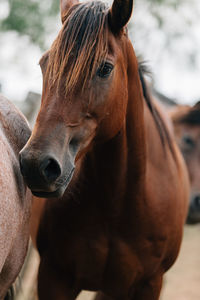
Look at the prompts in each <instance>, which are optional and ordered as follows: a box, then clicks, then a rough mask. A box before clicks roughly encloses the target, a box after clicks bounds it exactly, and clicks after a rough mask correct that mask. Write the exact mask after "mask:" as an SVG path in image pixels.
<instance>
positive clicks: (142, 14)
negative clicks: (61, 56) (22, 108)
mask: <svg viewBox="0 0 200 300" xmlns="http://www.w3.org/2000/svg"><path fill="white" fill-rule="evenodd" d="M192 2H195V10H194V9H193V10H191V7H190V6H189V4H190V5H191V3H192ZM2 3H3V2H2ZM2 3H0V18H2V17H3V16H5V14H6V13H7V12H8V7H6V5H1V4H2ZM150 9H151V10H152V11H153V13H156V11H154V9H153V8H152V6H151V7H150V6H149V5H145V4H144V1H142V0H140V1H139V0H138V1H137V2H136V5H135V7H134V12H133V16H132V18H131V21H130V25H129V36H130V38H131V40H132V43H133V46H134V49H135V50H136V53H138V54H140V55H142V57H143V59H144V60H145V61H146V62H147V64H148V65H149V67H150V69H151V70H152V74H153V81H154V85H155V87H156V89H157V90H158V91H160V92H161V93H163V94H165V95H166V96H168V97H170V98H173V99H176V100H177V101H178V102H179V103H184V104H185V103H186V104H193V103H195V102H196V101H197V100H198V99H200V53H199V55H198V49H200V34H199V29H200V19H199V18H198V17H197V16H199V15H200V1H199V0H188V1H185V5H182V7H181V10H179V11H174V12H172V11H170V10H169V9H166V8H163V11H162V10H160V14H161V15H162V17H163V20H164V22H163V23H164V25H163V28H162V29H159V28H158V24H157V22H156V20H155V18H153V17H152V15H151V14H150V13H149V10H150ZM198 13H199V14H198ZM191 20H192V21H193V25H192V26H190V25H189V24H190V23H191V22H190V21H191ZM59 27H60V18H59V16H58V20H57V23H56V24H55V26H54V32H52V34H51V36H50V37H49V39H48V44H49V46H50V45H51V43H52V42H53V40H54V38H55V37H56V35H57V33H58V30H59ZM194 53H195V57H193V56H194ZM41 55H42V52H41V50H40V49H39V47H37V46H33V45H32V44H31V43H30V41H29V38H28V37H26V36H23V37H22V36H19V35H18V34H17V33H16V32H7V33H6V34H5V33H1V32H0V83H1V84H2V93H3V94H4V95H5V96H6V97H8V98H9V99H11V100H14V101H23V100H24V98H25V96H26V94H27V93H28V91H35V92H38V93H41V90H42V75H41V71H40V67H39V65H38V62H39V59H40V57H41Z"/></svg>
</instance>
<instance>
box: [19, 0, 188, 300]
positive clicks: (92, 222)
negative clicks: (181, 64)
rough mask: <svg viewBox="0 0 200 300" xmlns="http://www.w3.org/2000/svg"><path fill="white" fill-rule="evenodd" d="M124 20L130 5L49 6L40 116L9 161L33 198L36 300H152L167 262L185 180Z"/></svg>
mask: <svg viewBox="0 0 200 300" xmlns="http://www.w3.org/2000/svg"><path fill="white" fill-rule="evenodd" d="M131 12H132V1H131V0H129V1H128V0H127V1H121V0H114V3H113V5H112V8H111V9H108V8H107V6H105V4H104V3H102V2H99V1H94V2H88V3H84V4H79V3H76V1H73V0H69V1H65V0H63V1H61V15H62V21H63V27H62V29H61V31H60V33H59V35H58V37H57V38H56V40H55V42H54V43H53V45H52V47H51V49H50V50H49V51H48V52H47V53H46V54H45V55H44V56H43V58H42V59H41V61H40V65H41V68H42V72H43V79H44V82H43V96H42V103H41V109H40V112H39V115H38V117H37V121H36V125H35V127H34V130H33V133H32V136H31V138H30V140H29V141H28V143H27V145H26V146H25V148H24V149H23V150H22V152H21V156H20V162H21V170H22V173H23V175H24V178H25V180H26V182H27V184H28V186H29V187H30V188H31V190H32V192H33V194H34V195H35V196H37V197H41V198H43V199H39V198H37V199H36V202H35V211H36V212H37V213H38V210H40V209H38V207H39V206H41V207H40V208H41V211H40V214H39V216H36V214H37V213H36V214H35V216H34V215H33V220H34V224H35V226H36V225H37V226H38V228H34V231H35V234H36V236H37V238H36V239H37V246H38V249H39V252H40V256H41V263H40V268H39V277H38V293H39V299H45V300H46V299H48V300H51V299H52V300H55V299H56V300H61V299H63V300H64V299H65V300H66V299H75V298H76V296H77V295H78V294H79V292H80V291H81V290H83V289H86V290H94V291H100V294H98V296H97V299H101V300H102V299H123V300H125V299H134V300H147V299H148V300H155V299H158V298H159V294H160V290H161V285H162V278H163V274H164V272H165V271H166V270H168V269H169V268H170V266H171V265H172V264H173V263H174V261H175V259H176V257H177V255H178V251H179V247H180V243H181V238H182V231H183V224H184V222H185V216H186V211H187V198H188V178H187V172H186V169H185V165H184V161H183V159H182V158H181V155H180V153H179V150H178V147H177V146H176V145H175V143H174V142H173V140H172V139H171V137H170V135H169V133H168V130H167V128H166V126H165V124H164V121H163V118H162V116H161V114H160V113H159V110H158V108H156V106H155V105H154V104H153V103H152V101H151V98H150V96H149V94H148V90H147V88H146V84H145V81H144V78H143V75H142V70H141V68H138V62H137V59H136V57H135V54H134V50H133V48H132V45H131V42H130V41H129V39H128V36H127V30H126V28H125V25H126V23H127V22H128V20H129V18H130V16H131ZM44 198H45V199H44ZM47 198H51V199H47ZM42 208H43V210H42ZM37 217H38V219H36V218H37ZM37 229H38V230H37Z"/></svg>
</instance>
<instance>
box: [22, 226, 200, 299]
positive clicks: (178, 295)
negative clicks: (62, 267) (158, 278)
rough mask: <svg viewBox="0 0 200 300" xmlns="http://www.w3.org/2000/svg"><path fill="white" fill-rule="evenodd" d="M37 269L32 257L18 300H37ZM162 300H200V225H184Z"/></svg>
mask: <svg viewBox="0 0 200 300" xmlns="http://www.w3.org/2000/svg"><path fill="white" fill-rule="evenodd" d="M37 266H38V257H37V255H36V254H34V255H31V259H30V263H29V267H28V272H26V273H27V275H26V276H25V278H24V280H23V282H22V292H21V293H20V294H19V296H18V297H17V300H36V299H37V297H36V296H34V295H33V294H35V292H34V290H35V288H34V287H35V284H34V282H35V279H36V272H37ZM93 297H94V293H89V292H83V293H81V294H80V295H79V297H78V298H77V299H78V300H92V299H93ZM55 300H56V299H55ZM147 300H148V299H147ZM160 300H200V225H195V226H185V230H184V239H183V243H182V247H181V251H180V255H179V257H178V259H177V261H176V263H175V264H174V266H173V267H172V268H171V269H170V270H169V271H168V273H167V274H166V276H165V278H164V284H163V289H162V293H161V297H160Z"/></svg>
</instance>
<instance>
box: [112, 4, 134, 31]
mask: <svg viewBox="0 0 200 300" xmlns="http://www.w3.org/2000/svg"><path fill="white" fill-rule="evenodd" d="M132 10H133V0H114V2H113V5H112V7H111V9H110V11H109V24H110V27H111V30H112V31H113V32H114V33H119V32H120V30H121V29H122V28H123V27H124V26H125V25H126V24H127V23H128V20H129V19H130V17H131V14H132Z"/></svg>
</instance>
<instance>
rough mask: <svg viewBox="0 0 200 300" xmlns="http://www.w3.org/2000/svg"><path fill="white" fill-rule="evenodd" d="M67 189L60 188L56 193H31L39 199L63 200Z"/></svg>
mask: <svg viewBox="0 0 200 300" xmlns="http://www.w3.org/2000/svg"><path fill="white" fill-rule="evenodd" d="M65 189H66V187H64V188H63V187H60V188H58V189H57V190H55V191H54V192H42V191H40V192H37V191H31V192H32V194H33V195H34V196H36V197H38V198H61V197H62V196H63V194H64V192H65Z"/></svg>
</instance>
